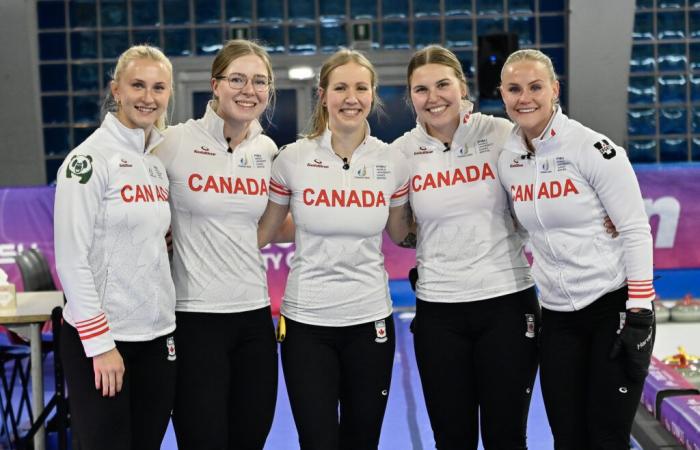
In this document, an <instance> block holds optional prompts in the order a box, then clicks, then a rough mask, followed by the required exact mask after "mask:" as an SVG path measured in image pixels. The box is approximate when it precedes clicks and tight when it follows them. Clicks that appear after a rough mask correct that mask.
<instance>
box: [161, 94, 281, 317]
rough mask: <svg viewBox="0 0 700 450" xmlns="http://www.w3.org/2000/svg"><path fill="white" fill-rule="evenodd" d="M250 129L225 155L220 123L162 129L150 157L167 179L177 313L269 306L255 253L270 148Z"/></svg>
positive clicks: (255, 126)
mask: <svg viewBox="0 0 700 450" xmlns="http://www.w3.org/2000/svg"><path fill="white" fill-rule="evenodd" d="M261 132H262V128H261V127H260V124H259V123H258V122H257V121H256V122H253V123H251V125H250V129H249V132H248V136H247V137H246V138H245V139H244V140H243V142H241V143H240V144H239V145H238V146H237V147H236V148H235V149H233V152H232V153H229V152H228V144H227V142H226V140H225V138H224V121H223V119H221V117H219V116H218V115H217V114H216V112H215V111H214V110H213V109H211V106H207V110H206V113H205V114H204V117H202V118H201V119H198V120H188V121H187V122H186V123H183V124H180V125H176V126H173V127H170V128H168V129H167V130H166V131H165V133H164V134H165V140H164V141H163V143H162V144H160V145H159V146H158V148H157V149H156V151H155V154H156V155H157V156H158V157H159V158H160V159H161V161H162V162H163V164H164V166H165V170H166V171H167V172H168V178H169V179H170V206H171V212H172V216H173V224H172V225H173V243H174V254H173V279H174V281H175V291H176V292H177V307H176V309H177V310H178V311H189V312H210V313H234V312H242V311H251V310H254V309H258V308H264V307H265V306H267V305H269V304H270V298H269V296H268V292H267V275H266V271H265V264H264V262H263V257H262V254H261V253H260V250H259V249H258V245H257V243H258V238H257V229H258V220H259V219H260V216H261V215H262V213H263V212H264V211H265V207H266V206H267V199H268V182H269V179H270V170H271V167H272V158H273V156H274V155H275V153H276V152H277V146H276V145H275V143H274V142H273V141H272V139H270V138H269V137H267V136H265V135H262V134H261Z"/></svg>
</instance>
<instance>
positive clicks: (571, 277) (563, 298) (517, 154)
mask: <svg viewBox="0 0 700 450" xmlns="http://www.w3.org/2000/svg"><path fill="white" fill-rule="evenodd" d="M532 144H533V146H534V148H535V153H534V155H532V156H531V157H528V153H527V150H526V147H525V144H524V140H523V137H522V132H521V130H520V129H519V128H517V127H516V128H515V129H514V130H513V132H512V133H511V136H510V138H509V140H508V142H507V143H506V148H505V151H504V152H503V153H502V154H501V157H500V160H499V165H498V170H499V173H500V177H501V182H502V183H503V186H504V187H505V188H506V189H507V190H508V192H509V196H510V199H511V201H512V202H513V208H514V210H515V213H516V216H517V218H518V220H519V221H520V223H521V224H522V225H523V226H524V227H525V228H526V229H527V231H528V232H529V233H530V239H531V245H532V251H533V256H534V265H533V276H534V277H535V283H536V284H537V287H538V288H539V290H540V301H541V303H542V305H543V306H544V307H546V308H548V309H551V310H555V311H575V310H579V309H582V308H584V307H586V306H588V305H590V304H591V303H593V302H594V301H595V300H596V299H598V298H600V297H601V296H603V295H604V294H606V293H608V292H611V291H613V290H616V289H618V288H620V287H622V286H624V285H625V284H627V286H628V297H629V300H628V301H627V307H628V308H632V307H643V308H651V301H652V300H653V299H654V297H655V293H654V288H653V284H652V278H653V267H652V239H651V229H650V227H649V219H648V217H647V215H646V212H645V210H644V203H643V201H642V195H641V192H640V190H639V184H638V182H637V178H636V176H635V174H634V171H633V170H632V165H631V164H630V162H629V160H628V159H627V154H626V153H625V151H624V150H623V149H622V148H621V147H618V146H616V145H615V144H613V143H612V142H611V141H610V139H608V138H607V137H605V136H604V135H602V134H600V133H597V132H595V131H593V130H591V129H589V128H586V127H584V126H583V125H581V124H580V123H578V122H576V121H574V120H571V119H569V118H568V117H566V116H565V115H564V114H562V112H561V110H560V109H557V112H556V113H555V114H554V116H553V117H552V120H551V121H550V123H549V124H548V126H547V127H546V129H545V130H544V133H543V134H542V136H541V138H539V139H534V140H533V141H532ZM606 214H607V215H609V216H610V218H611V219H612V221H613V223H614V224H615V226H616V228H617V231H618V232H619V233H620V236H619V237H618V238H615V239H614V238H612V237H611V236H610V235H609V234H608V233H606V232H605V229H604V226H603V220H604V217H605V216H606Z"/></svg>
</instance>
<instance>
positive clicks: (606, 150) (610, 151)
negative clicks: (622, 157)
mask: <svg viewBox="0 0 700 450" xmlns="http://www.w3.org/2000/svg"><path fill="white" fill-rule="evenodd" d="M593 147H595V148H596V149H598V151H599V152H600V154H601V155H603V158H605V159H613V158H614V157H615V155H616V154H617V152H616V151H615V147H613V146H612V145H610V142H608V141H607V140H606V139H603V140H600V141H598V142H596V143H595V144H593Z"/></svg>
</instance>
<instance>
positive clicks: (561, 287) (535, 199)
mask: <svg viewBox="0 0 700 450" xmlns="http://www.w3.org/2000/svg"><path fill="white" fill-rule="evenodd" d="M533 156H534V158H532V160H531V161H533V162H532V163H531V164H534V166H535V167H534V170H535V184H534V185H533V186H532V204H533V206H534V209H535V217H536V218H537V223H538V224H539V226H540V228H541V229H542V235H543V236H544V240H545V242H546V243H547V247H548V248H549V252H550V254H551V255H552V259H553V260H554V261H555V262H556V264H557V279H558V280H559V290H560V291H561V293H562V294H564V295H566V297H567V300H568V301H569V305H570V306H571V307H572V308H573V309H574V311H576V306H575V305H574V302H573V300H572V299H571V296H570V295H569V293H568V291H567V290H566V289H565V288H564V279H563V271H562V265H561V261H560V260H559V256H558V255H557V252H556V250H555V249H554V246H553V245H552V242H551V241H550V239H549V233H548V232H547V228H545V226H544V223H543V221H542V216H541V215H540V209H539V202H538V195H537V194H538V192H539V184H540V165H539V161H538V160H537V153H536V152H535V154H534V155H533Z"/></svg>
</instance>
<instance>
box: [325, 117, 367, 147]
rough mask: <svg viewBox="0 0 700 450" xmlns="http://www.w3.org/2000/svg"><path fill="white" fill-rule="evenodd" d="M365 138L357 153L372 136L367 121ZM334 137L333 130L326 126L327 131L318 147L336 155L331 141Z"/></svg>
mask: <svg viewBox="0 0 700 450" xmlns="http://www.w3.org/2000/svg"><path fill="white" fill-rule="evenodd" d="M365 130H366V131H365V138H364V139H363V140H362V142H360V145H358V146H357V148H356V149H355V151H357V150H360V149H361V148H362V147H363V146H364V145H365V144H366V143H367V141H368V140H369V138H370V137H371V136H372V131H371V130H370V126H369V122H367V121H365ZM332 136H333V132H332V131H331V129H330V128H329V127H328V126H326V131H324V132H323V134H322V135H321V136H319V137H318V140H319V141H318V145H319V147H321V148H322V149H324V150H327V151H329V152H331V153H332V154H334V155H335V150H333V145H332V143H331V142H332V141H331V137H332Z"/></svg>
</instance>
